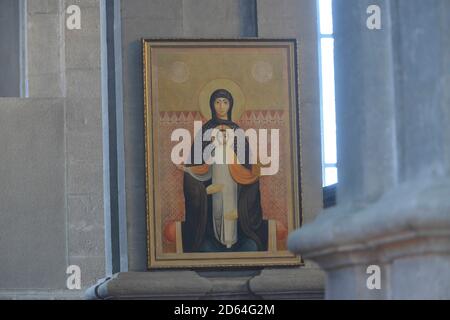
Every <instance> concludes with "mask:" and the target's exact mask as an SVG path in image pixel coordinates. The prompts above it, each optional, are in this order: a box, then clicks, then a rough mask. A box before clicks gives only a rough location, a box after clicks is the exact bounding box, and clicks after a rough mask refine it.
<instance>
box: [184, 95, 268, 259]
mask: <svg viewBox="0 0 450 320" xmlns="http://www.w3.org/2000/svg"><path fill="white" fill-rule="evenodd" d="M210 108H211V114H212V119H210V120H209V121H208V122H206V123H205V124H204V125H203V127H202V131H203V132H205V131H208V130H210V129H216V132H220V133H221V134H220V135H217V136H216V139H218V141H217V143H215V144H214V151H213V153H214V158H215V159H224V160H223V161H220V162H211V163H210V162H209V161H208V159H205V160H203V159H202V160H201V163H200V164H192V163H195V162H194V161H188V163H191V164H190V165H186V166H182V165H180V166H178V168H179V169H181V170H183V171H184V183H183V190H184V198H185V221H184V222H183V225H182V235H183V236H182V238H183V239H182V240H183V249H184V252H243V251H265V250H267V221H265V220H263V215H262V208H261V194H260V188H259V178H260V173H259V170H258V169H259V167H258V165H254V164H250V161H249V159H250V152H251V150H250V149H249V146H248V142H247V141H246V143H245V144H246V148H245V156H244V159H239V154H240V153H238V152H237V150H236V145H237V144H236V141H235V139H236V138H235V137H234V136H233V135H231V136H229V135H228V132H229V130H230V129H232V130H238V129H240V128H239V126H238V125H237V124H236V123H234V122H233V121H232V120H231V115H232V110H233V97H232V95H231V93H230V92H228V91H227V90H225V89H219V90H216V91H214V92H213V94H212V95H211V98H210ZM210 131H211V130H210ZM213 141H214V140H213ZM211 146H212V142H210V141H203V142H202V151H204V150H205V148H208V147H209V148H210V147H211ZM193 148H194V146H192V150H191V155H190V156H191V157H192V155H193V154H194V152H193V151H194V150H193ZM230 155H231V156H232V157H234V159H235V160H236V161H234V162H233V163H229V162H227V161H226V159H227V157H229V156H230ZM241 157H242V155H241ZM190 160H192V159H190Z"/></svg>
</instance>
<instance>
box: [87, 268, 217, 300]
mask: <svg viewBox="0 0 450 320" xmlns="http://www.w3.org/2000/svg"><path fill="white" fill-rule="evenodd" d="M211 287H212V285H211V283H210V282H209V281H208V280H207V279H204V278H202V277H200V276H198V275H197V274H196V273H195V272H193V271H154V272H120V273H117V274H115V275H113V276H112V277H111V278H105V279H102V280H99V281H98V282H97V284H96V285H94V286H92V287H91V288H89V289H88V290H87V291H86V298H87V299H90V300H97V299H101V300H103V299H106V300H109V299H199V298H200V297H203V296H204V295H206V293H207V292H209V291H210V290H211Z"/></svg>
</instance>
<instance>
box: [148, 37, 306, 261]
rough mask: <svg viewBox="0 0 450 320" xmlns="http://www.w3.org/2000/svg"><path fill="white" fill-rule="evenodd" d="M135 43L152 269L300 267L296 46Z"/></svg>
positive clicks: (230, 42)
mask: <svg viewBox="0 0 450 320" xmlns="http://www.w3.org/2000/svg"><path fill="white" fill-rule="evenodd" d="M142 45H143V75H144V104H145V106H144V110H145V114H144V116H145V153H146V159H145V161H146V188H147V190H146V200H147V213H146V214H147V235H148V266H149V268H151V269H153V268H194V267H215V266H217V267H223V266H227V267H242V266H276V265H285V266H287V265H299V264H300V263H301V259H300V257H298V256H296V255H294V254H292V253H291V252H289V251H288V249H287V245H286V242H287V236H288V234H289V233H290V232H292V231H293V230H295V229H297V228H299V227H300V223H301V212H302V210H301V209H302V203H301V193H300V192H301V191H300V190H301V188H300V184H301V166H300V159H301V146H300V140H299V112H298V111H299V107H298V94H297V91H298V81H297V47H296V41H295V40H256V39H255V40H189V41H188V40H147V39H144V40H143V41H142Z"/></svg>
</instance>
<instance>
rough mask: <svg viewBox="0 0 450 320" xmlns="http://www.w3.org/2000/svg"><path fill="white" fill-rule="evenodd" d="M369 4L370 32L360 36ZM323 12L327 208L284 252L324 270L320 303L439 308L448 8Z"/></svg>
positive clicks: (439, 3) (345, 3)
mask: <svg viewBox="0 0 450 320" xmlns="http://www.w3.org/2000/svg"><path fill="white" fill-rule="evenodd" d="M372 4H376V5H378V6H380V8H381V15H382V16H381V17H382V29H381V30H369V29H368V28H367V27H366V19H367V18H368V16H369V15H368V14H366V9H367V7H368V6H369V5H372ZM333 11H334V13H333V14H334V19H335V21H334V24H335V26H334V27H335V39H336V45H335V65H336V108H337V128H338V129H337V130H338V132H337V135H338V137H337V140H338V162H339V163H338V168H339V191H338V199H337V201H338V206H337V207H335V208H333V209H329V210H326V211H324V212H323V213H322V214H321V215H319V217H318V218H317V219H316V220H315V221H314V222H313V223H311V224H309V225H306V226H304V227H303V228H302V229H300V230H298V231H296V232H295V233H294V234H292V235H291V237H290V239H289V247H290V249H291V250H292V251H295V252H298V253H301V254H302V255H303V257H304V258H306V259H311V260H313V261H315V262H317V263H319V265H320V266H321V267H322V268H323V269H324V270H325V271H326V272H327V279H326V298H328V299H342V298H343V299H409V298H411V299H416V298H425V299H449V298H450V255H449V253H450V200H449V199H450V198H449V194H450V180H449V169H450V168H449V166H450V161H449V146H450V135H449V125H448V123H449V120H450V116H449V115H450V103H449V102H450V99H449V96H450V95H449V92H450V73H449V70H450V68H449V64H450V55H449V52H450V50H449V49H450V46H449V44H450V41H449V38H448V30H449V25H450V2H449V1H446V0H433V1H427V2H425V1H420V0H408V1H406V0H396V1H389V0H384V1H380V0H379V1H366V0H364V1H362V0H351V1H349V0H335V1H334V7H333ZM370 265H377V266H379V267H380V270H381V273H380V275H381V289H379V290H378V289H373V290H370V289H368V287H367V279H368V277H369V276H370V274H367V273H366V271H367V267H368V266H370Z"/></svg>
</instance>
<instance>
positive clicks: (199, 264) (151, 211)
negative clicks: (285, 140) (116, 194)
mask: <svg viewBox="0 0 450 320" xmlns="http://www.w3.org/2000/svg"><path fill="white" fill-rule="evenodd" d="M186 45H188V46H190V47H192V46H198V47H208V46H216V47H217V46H225V45H226V46H240V47H242V46H249V47H264V46H285V47H287V48H288V50H289V57H290V61H289V71H290V75H289V82H290V88H289V92H290V121H291V123H290V127H291V137H290V138H291V141H292V142H293V143H292V145H291V156H292V162H291V164H292V172H293V178H292V185H291V188H292V189H291V191H292V192H291V193H292V195H291V196H292V197H291V200H292V205H293V217H292V220H293V221H292V222H293V226H294V228H295V229H297V228H299V227H300V226H301V223H302V201H301V199H302V195H301V170H302V169H301V141H300V138H299V135H300V130H299V123H300V120H299V117H300V108H299V100H298V96H299V95H298V91H299V81H298V64H297V55H298V52H297V41H296V40H295V39H267V40H266V39H245V40H244V39H238V40H208V39H200V40H199V39H196V40H181V39H180V40H178V39H168V40H164V39H155V40H152V39H142V57H143V80H144V127H145V172H146V215H147V246H148V249H147V253H148V268H150V269H159V268H205V267H209V268H210V267H264V266H298V265H302V264H303V262H302V260H301V257H299V256H296V255H294V254H292V253H290V252H288V251H283V252H270V251H265V252H236V253H229V252H228V253H165V254H163V255H164V257H161V256H158V255H157V252H156V251H157V250H156V249H157V246H158V244H157V241H156V237H157V236H158V235H160V231H159V230H157V229H156V228H155V224H156V222H157V221H156V220H157V217H156V216H157V215H156V214H155V196H156V194H157V182H156V181H155V180H154V172H156V171H155V170H156V169H155V167H156V166H157V163H155V162H154V161H153V159H154V146H153V135H154V131H153V108H152V92H151V91H152V90H151V85H152V82H151V70H150V68H151V50H152V48H154V47H161V46H186ZM269 228H270V227H269ZM177 230H178V231H179V226H177ZM269 248H270V245H269ZM269 250H270V249H269Z"/></svg>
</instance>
